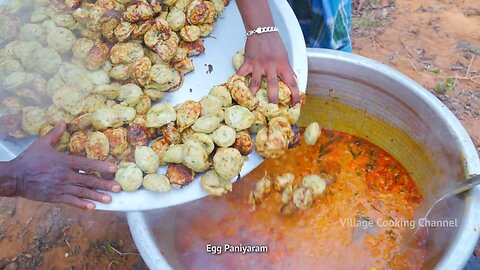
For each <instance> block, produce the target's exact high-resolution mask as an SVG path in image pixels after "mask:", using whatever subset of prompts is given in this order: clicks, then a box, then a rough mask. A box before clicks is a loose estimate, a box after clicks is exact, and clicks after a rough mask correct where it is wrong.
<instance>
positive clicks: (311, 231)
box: [175, 130, 426, 270]
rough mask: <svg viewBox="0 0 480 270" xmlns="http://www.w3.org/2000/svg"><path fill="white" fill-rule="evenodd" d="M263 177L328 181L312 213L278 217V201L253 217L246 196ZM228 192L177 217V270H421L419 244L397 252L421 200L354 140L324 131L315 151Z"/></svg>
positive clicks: (376, 152) (272, 199)
mask: <svg viewBox="0 0 480 270" xmlns="http://www.w3.org/2000/svg"><path fill="white" fill-rule="evenodd" d="M265 172H267V173H268V174H272V175H275V174H282V173H286V172H290V173H293V174H295V182H296V183H299V182H300V181H301V180H302V177H303V176H305V175H308V174H320V173H327V174H329V175H331V176H333V178H334V180H333V181H332V182H331V183H329V184H328V186H327V189H326V190H325V193H324V194H323V195H322V196H321V197H319V198H318V199H316V200H315V202H314V205H313V207H312V208H310V209H308V210H306V211H299V212H296V213H295V214H293V215H292V216H288V217H287V216H282V215H281V214H280V207H281V206H282V202H281V195H280V194H279V193H276V192H275V191H272V194H270V196H269V197H268V198H267V199H266V200H265V201H264V202H263V203H262V204H260V205H257V207H256V210H255V211H253V210H252V209H251V207H250V206H249V205H248V202H247V198H248V194H249V192H250V191H251V190H252V189H253V188H254V186H255V183H256V182H257V181H258V180H260V178H261V177H262V176H263V175H264V173H265ZM233 189H234V191H233V193H231V194H229V195H227V196H224V197H208V198H206V199H203V200H199V201H197V202H194V203H192V204H191V205H189V207H185V208H183V209H182V210H181V211H176V213H175V215H176V217H175V219H176V232H175V243H176V251H177V259H178V262H179V263H180V265H181V266H182V267H183V268H184V269H371V270H373V269H420V268H421V266H422V263H423V261H424V258H425V256H426V247H425V246H424V245H422V244H423V243H424V241H422V240H421V239H416V241H417V243H418V244H417V245H415V248H414V249H413V250H412V249H411V248H410V249H408V251H405V250H406V249H401V241H402V233H403V232H405V230H406V228H407V227H408V226H409V223H408V221H409V220H411V219H412V216H413V214H414V211H415V210H416V208H417V207H418V205H419V203H420V202H421V201H422V196H421V194H420V192H419V189H418V188H417V186H416V185H415V183H414V181H413V180H412V179H411V177H410V176H409V174H408V172H407V171H406V170H405V169H404V168H403V167H402V165H401V164H400V163H399V162H397V161H396V160H395V159H394V158H393V157H392V156H390V155H389V154H388V153H387V152H385V151H383V150H382V149H380V148H379V147H377V146H375V145H373V144H371V143H369V142H367V141H365V140H363V139H360V138H358V137H355V136H352V135H349V134H346V133H341V132H337V131H331V130H323V131H322V135H321V137H320V138H319V139H318V141H317V144H316V145H314V146H307V145H305V144H304V143H303V138H302V140H301V143H300V145H299V146H298V147H296V148H294V149H291V150H289V151H288V153H287V154H286V155H285V156H283V157H281V158H279V159H276V160H266V161H265V162H264V163H263V164H262V165H261V166H260V167H259V168H257V169H256V170H255V171H253V172H252V173H251V174H249V175H247V176H246V177H244V178H242V179H241V180H239V181H237V182H236V183H235V184H234V187H233ZM225 244H229V245H243V246H247V245H260V246H267V247H268V252H266V253H247V254H242V253H229V252H227V251H225V250H223V253H222V254H220V255H213V254H210V253H207V252H206V247H207V245H219V246H222V247H223V246H224V245H225Z"/></svg>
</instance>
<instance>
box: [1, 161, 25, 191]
mask: <svg viewBox="0 0 480 270" xmlns="http://www.w3.org/2000/svg"><path fill="white" fill-rule="evenodd" d="M18 175H19V174H18V172H17V171H16V166H15V160H12V161H7V162H0V196H2V197H14V196H18V193H19V189H18V186H19V182H20V180H21V179H20V178H19V177H18Z"/></svg>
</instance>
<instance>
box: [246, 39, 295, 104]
mask: <svg viewBox="0 0 480 270" xmlns="http://www.w3.org/2000/svg"><path fill="white" fill-rule="evenodd" d="M237 74H238V75H239V76H247V75H249V74H251V75H252V77H251V80H250V90H251V91H252V93H253V94H255V93H256V92H257V91H258V89H259V88H260V84H261V82H262V76H263V75H265V76H266V77H267V86H268V99H269V100H270V102H273V103H278V78H280V79H281V80H282V81H283V82H284V83H285V84H287V86H288V87H289V88H290V90H291V91H292V102H293V104H297V103H299V102H300V94H299V91H298V87H297V80H296V76H295V72H294V71H293V69H292V67H291V66H290V63H289V61H288V54H287V51H286V49H285V46H284V45H283V42H282V39H281V38H280V35H279V34H278V33H264V34H262V35H253V36H250V37H248V39H247V43H246V45H245V59H244V62H243V65H242V66H240V68H239V69H238V71H237Z"/></svg>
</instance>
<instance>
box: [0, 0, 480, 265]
mask: <svg viewBox="0 0 480 270" xmlns="http://www.w3.org/2000/svg"><path fill="white" fill-rule="evenodd" d="M353 9H354V20H353V31H352V36H353V45H354V46H353V47H354V52H355V53H357V54H360V55H363V56H366V57H369V58H373V59H376V60H378V61H380V62H383V63H385V64H387V65H390V66H392V67H394V68H395V69H397V70H399V71H401V72H403V73H404V74H406V75H407V76H409V77H410V78H412V79H414V80H416V81H417V82H419V83H420V84H422V85H423V86H424V87H425V88H427V89H428V90H429V91H431V92H432V93H434V94H435V95H436V96H437V97H438V98H439V99H440V100H442V101H443V102H444V103H445V104H446V105H447V106H448V107H449V108H450V109H451V110H452V111H453V112H454V113H455V115H456V116H457V117H458V118H459V119H460V120H461V121H462V123H463V124H464V125H465V127H466V128H467V130H468V132H469V134H470V135H471V137H472V138H473V140H474V143H475V145H476V147H477V149H478V150H480V121H479V119H480V2H479V1H478V0H423V1H415V0H397V1H392V0H354V6H353ZM479 253H480V252H479ZM0 269H9V270H12V269H146V266H145V265H144V263H143V261H142V260H141V258H140V256H139V255H138V251H137V250H136V248H135V245H134V244H133V240H132V238H131V236H130V233H129V230H128V225H127V223H126V219H125V217H124V215H123V214H118V213H107V212H86V211H81V210H77V209H73V208H71V207H67V206H61V205H50V204H43V203H35V202H30V201H26V200H23V199H0Z"/></svg>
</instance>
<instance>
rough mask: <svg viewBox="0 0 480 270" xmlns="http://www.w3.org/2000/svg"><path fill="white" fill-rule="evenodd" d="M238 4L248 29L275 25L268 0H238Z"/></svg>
mask: <svg viewBox="0 0 480 270" xmlns="http://www.w3.org/2000/svg"><path fill="white" fill-rule="evenodd" d="M237 6H238V9H239V10H240V14H241V15H242V19H243V24H244V25H245V29H246V30H247V31H249V30H253V29H256V28H257V27H267V26H274V25H275V23H274V21H273V16H272V12H271V11H270V6H269V5H268V1H267V0H237Z"/></svg>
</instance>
